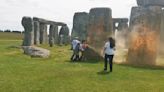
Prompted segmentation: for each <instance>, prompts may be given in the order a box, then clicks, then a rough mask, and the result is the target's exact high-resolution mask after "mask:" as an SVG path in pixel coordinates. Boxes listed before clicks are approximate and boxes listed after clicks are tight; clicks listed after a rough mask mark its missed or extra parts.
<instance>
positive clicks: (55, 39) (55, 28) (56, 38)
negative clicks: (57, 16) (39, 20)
mask: <svg viewBox="0 0 164 92" xmlns="http://www.w3.org/2000/svg"><path fill="white" fill-rule="evenodd" d="M53 38H54V43H55V44H58V43H59V34H58V26H57V25H54V32H53Z"/></svg>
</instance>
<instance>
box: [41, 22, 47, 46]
mask: <svg viewBox="0 0 164 92" xmlns="http://www.w3.org/2000/svg"><path fill="white" fill-rule="evenodd" d="M47 41H48V34H47V25H46V24H42V23H40V44H46V43H47Z"/></svg>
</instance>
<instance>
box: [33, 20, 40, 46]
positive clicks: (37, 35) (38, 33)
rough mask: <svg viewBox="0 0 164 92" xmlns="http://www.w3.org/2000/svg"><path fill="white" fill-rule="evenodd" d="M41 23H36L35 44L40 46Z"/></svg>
mask: <svg viewBox="0 0 164 92" xmlns="http://www.w3.org/2000/svg"><path fill="white" fill-rule="evenodd" d="M39 38H40V23H39V22H38V21H34V44H35V45H39V44H40V41H39Z"/></svg>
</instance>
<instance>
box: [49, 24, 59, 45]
mask: <svg viewBox="0 0 164 92" xmlns="http://www.w3.org/2000/svg"><path fill="white" fill-rule="evenodd" d="M57 43H58V26H57V25H50V30H49V44H50V46H51V47H52V46H53V45H54V44H57Z"/></svg>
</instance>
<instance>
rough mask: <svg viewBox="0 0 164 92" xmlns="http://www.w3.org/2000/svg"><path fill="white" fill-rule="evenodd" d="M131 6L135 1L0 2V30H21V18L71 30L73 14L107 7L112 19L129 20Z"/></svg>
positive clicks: (59, 0) (3, 0) (55, 0)
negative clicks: (60, 23)
mask: <svg viewBox="0 0 164 92" xmlns="http://www.w3.org/2000/svg"><path fill="white" fill-rule="evenodd" d="M132 6H136V0H1V1H0V29H3V30H4V29H11V30H23V27H22V26H21V19H22V16H31V17H33V16H36V17H41V18H44V19H49V20H53V21H60V22H65V23H67V24H68V25H69V28H70V29H72V21H73V15H74V13H75V12H84V11H85V12H89V10H90V9H91V8H94V7H109V8H111V9H112V16H113V17H114V18H117V17H118V18H119V17H127V18H129V16H130V10H131V7H132Z"/></svg>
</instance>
